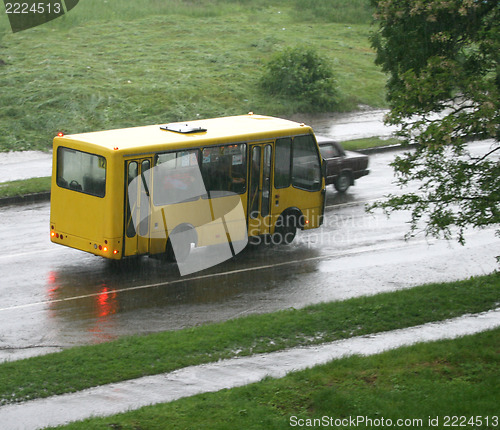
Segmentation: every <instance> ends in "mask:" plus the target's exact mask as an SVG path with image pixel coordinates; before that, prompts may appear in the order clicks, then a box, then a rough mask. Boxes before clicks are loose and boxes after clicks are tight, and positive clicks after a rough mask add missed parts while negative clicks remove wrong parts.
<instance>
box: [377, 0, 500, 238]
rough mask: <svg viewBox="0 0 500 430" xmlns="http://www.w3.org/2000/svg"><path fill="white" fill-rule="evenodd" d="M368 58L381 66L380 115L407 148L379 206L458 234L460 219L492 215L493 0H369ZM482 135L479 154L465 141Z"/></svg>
mask: <svg viewBox="0 0 500 430" xmlns="http://www.w3.org/2000/svg"><path fill="white" fill-rule="evenodd" d="M372 4H373V5H374V6H375V7H376V8H377V15H376V16H377V18H378V21H379V24H380V27H379V30H378V31H377V32H376V33H375V34H374V35H373V36H372V43H373V46H374V47H375V49H376V50H377V59H376V62H377V63H378V64H380V65H381V66H382V68H383V70H384V71H386V72H387V73H389V81H388V85H387V89H388V100H389V103H390V106H391V112H390V114H389V116H388V122H389V123H390V124H393V125H399V126H400V127H401V129H400V131H399V133H398V134H399V135H400V136H401V137H402V138H403V139H404V141H405V142H406V143H413V144H416V145H417V150H416V151H415V152H412V153H407V154H405V155H403V156H400V157H397V158H396V160H395V162H394V163H393V167H394V169H395V171H396V174H397V176H398V180H399V184H400V185H402V186H406V185H407V184H409V183H410V182H412V181H418V182H417V183H418V184H419V188H418V191H417V192H414V193H407V194H404V195H402V196H390V199H389V200H387V201H385V202H379V203H377V204H375V205H374V206H372V208H374V207H382V208H384V209H385V210H386V211H387V213H391V212H392V211H394V210H411V211H412V219H411V230H410V235H411V234H414V233H415V232H416V231H417V230H419V229H420V228H421V225H419V223H420V221H424V227H423V230H424V231H425V232H426V233H427V234H431V235H434V236H440V235H444V237H447V238H450V237H453V236H454V235H455V236H456V238H457V239H458V241H459V242H460V243H464V240H465V239H464V232H465V230H466V228H467V227H468V226H473V227H484V226H489V225H495V224H498V223H499V222H500V174H499V173H500V164H499V161H498V155H499V153H500V145H499V142H498V140H499V138H500V65H499V60H500V8H499V7H498V1H496V0H484V1H481V2H476V1H464V0H452V1H447V2H443V1H441V0H429V1H426V2H421V1H417V2H415V1H411V0H398V1H379V0H372ZM471 138H476V139H492V140H491V144H489V145H484V148H486V149H485V150H484V151H483V153H482V154H480V155H477V154H476V155H472V154H471V153H470V152H469V150H468V148H467V146H466V142H467V140H470V139H471Z"/></svg>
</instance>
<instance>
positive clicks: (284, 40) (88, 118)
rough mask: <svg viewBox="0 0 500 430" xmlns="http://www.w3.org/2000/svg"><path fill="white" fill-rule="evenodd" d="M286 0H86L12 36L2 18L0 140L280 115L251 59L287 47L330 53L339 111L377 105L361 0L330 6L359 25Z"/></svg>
mask: <svg viewBox="0 0 500 430" xmlns="http://www.w3.org/2000/svg"><path fill="white" fill-rule="evenodd" d="M111 3H112V4H113V6H112V7H111V6H110V4H111ZM297 3H299V2H284V1H274V2H264V1H255V2H252V5H251V6H249V5H248V4H246V3H244V2H242V3H240V2H235V1H230V0H226V1H222V0H220V1H215V2H214V1H212V2H209V1H208V0H200V1H198V2H197V3H196V7H195V6H192V5H193V3H188V2H179V1H174V0H170V1H165V2H157V1H154V0H149V1H145V2H139V3H138V2H134V1H133V0H122V1H120V2H108V3H103V2H102V1H98V0H87V1H85V2H80V4H79V5H78V6H77V7H76V8H75V9H74V10H73V11H71V12H70V13H68V14H67V15H66V16H65V17H63V18H58V19H56V20H54V21H52V22H51V23H48V24H44V25H42V26H40V27H36V28H33V29H30V30H26V31H23V32H20V33H15V34H12V33H10V32H9V29H8V27H7V25H8V23H7V21H6V17H5V16H3V17H2V21H0V34H2V40H1V41H0V58H1V59H2V60H3V61H4V62H5V63H6V64H5V65H3V66H0V86H1V87H2V88H3V89H7V90H3V91H1V92H0V150H23V149H34V148H39V149H40V148H41V149H44V148H48V147H49V146H50V144H51V141H52V138H53V136H54V135H55V134H56V133H57V132H58V131H60V130H63V131H64V132H66V133H75V132H83V131H90V130H98V129H105V128H118V127H125V126H134V125H144V124H152V123H163V122H168V121H176V120H181V119H193V118H197V117H211V116H220V115H229V114H240V113H246V112H248V111H255V112H260V113H266V114H275V115H287V114H291V113H292V112H293V111H294V106H293V103H289V102H283V101H280V100H277V99H271V98H269V97H267V96H266V95H265V94H263V93H262V91H261V90H260V89H259V85H258V81H259V78H260V76H261V73H262V72H261V71H262V65H263V64H264V63H265V61H267V59H268V58H269V57H270V56H271V55H272V54H273V53H274V52H276V51H278V50H280V49H282V48H284V47H287V46H297V45H303V46H312V47H314V48H315V49H316V50H317V51H318V52H319V53H320V54H322V55H324V56H325V58H327V59H328V60H329V61H330V62H331V63H332V65H333V68H334V70H335V72H336V74H337V77H338V82H339V86H340V89H341V92H342V94H343V96H344V99H343V108H344V109H353V108H355V106H356V105H357V104H358V103H363V104H367V105H372V106H381V105H383V104H384V99H383V97H384V88H383V86H384V76H383V74H382V73H381V72H380V71H379V69H378V68H377V67H376V66H375V65H374V63H373V60H374V53H373V51H372V50H371V49H370V45H369V41H368V35H369V32H370V26H369V24H367V23H366V22H368V21H369V13H368V14H367V13H366V11H367V7H366V5H367V1H366V0H359V1H356V2H350V3H348V4H347V5H346V4H345V2H344V3H343V4H342V2H340V4H341V6H339V9H338V10H339V11H343V12H346V14H347V16H344V15H343V16H338V17H337V18H338V19H337V21H338V20H346V21H358V22H359V17H360V16H362V20H364V22H365V23H362V24H360V23H356V24H351V23H348V24H346V23H339V22H326V21H325V20H324V19H320V18H318V16H319V15H320V14H321V13H322V11H323V10H324V8H325V7H326V6H325V4H326V2H324V1H319V2H317V4H316V6H315V7H316V9H315V8H314V7H310V8H309V9H308V14H305V15H300V14H299V13H298V7H299V6H297ZM190 5H191V6H190ZM321 7H323V9H321ZM361 12H363V13H361ZM318 14H319V15H318ZM355 18H357V19H355ZM330 19H331V20H334V19H335V17H330Z"/></svg>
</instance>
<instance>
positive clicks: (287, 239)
mask: <svg viewBox="0 0 500 430" xmlns="http://www.w3.org/2000/svg"><path fill="white" fill-rule="evenodd" d="M303 227H304V215H303V214H302V211H301V210H300V209H299V208H288V209H286V210H284V211H283V212H282V213H281V215H280V216H279V217H278V220H277V221H276V225H275V226H274V235H273V238H272V241H273V243H275V244H282V245H290V244H291V243H292V242H293V240H294V239H295V236H296V234H297V229H298V228H303Z"/></svg>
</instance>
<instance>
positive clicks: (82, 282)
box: [46, 245, 319, 343]
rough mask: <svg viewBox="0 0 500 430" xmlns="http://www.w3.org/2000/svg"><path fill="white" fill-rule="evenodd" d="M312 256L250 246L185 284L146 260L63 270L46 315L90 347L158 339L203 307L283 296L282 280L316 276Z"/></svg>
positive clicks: (52, 284)
mask: <svg viewBox="0 0 500 430" xmlns="http://www.w3.org/2000/svg"><path fill="white" fill-rule="evenodd" d="M317 255H319V253H318V251H317V250H314V249H311V248H310V247H307V246H303V245H298V246H293V245H292V246H288V247H283V246H273V245H260V246H249V248H248V249H246V250H244V251H243V252H242V253H241V254H239V255H238V256H237V257H235V258H233V259H232V260H230V261H227V262H224V263H222V264H220V265H219V266H217V267H216V268H210V269H207V270H205V271H203V272H199V273H197V274H196V275H193V276H191V277H189V278H186V277H181V276H180V275H179V274H178V271H177V268H176V266H175V264H172V263H167V262H165V261H163V260H161V259H153V258H147V257H143V258H138V259H134V260H129V261H124V262H118V263H117V262H110V261H105V260H104V261H103V260H95V262H94V264H92V265H84V266H79V265H75V264H66V265H64V266H60V267H59V268H58V269H57V270H52V271H51V272H49V273H48V275H47V281H46V297H47V301H48V302H49V303H48V315H49V316H50V318H51V319H53V320H54V322H56V324H57V325H58V326H59V327H60V328H63V327H66V329H65V330H70V331H71V332H73V333H77V332H85V333H86V336H84V337H90V338H91V340H90V339H88V340H89V341H91V342H94V343H100V342H105V341H109V340H112V339H114V338H116V337H118V336H120V335H123V334H128V333H130V334H132V333H135V332H137V327H136V326H134V324H139V325H140V326H141V330H140V331H143V332H144V331H150V332H152V331H157V330H159V329H160V327H156V326H155V321H157V320H158V319H159V318H163V319H169V317H174V318H175V319H176V321H175V326H176V327H178V326H186V325H189V324H188V322H189V321H192V320H193V319H196V318H197V316H196V315H195V314H196V313H197V312H199V311H200V306H204V305H208V308H210V307H211V306H213V305H215V306H214V307H215V308H217V307H219V306H221V305H222V306H223V305H224V303H228V302H229V301H234V300H236V301H238V302H240V303H245V302H247V303H246V305H247V306H252V303H251V297H252V295H253V294H255V293H259V294H261V293H262V292H267V291H273V290H274V289H284V288H286V285H287V280H291V279H292V278H295V277H296V276H298V275H299V274H300V273H304V272H314V271H316V270H317V264H318V262H317V261H315V260H312V261H308V262H303V260H307V259H308V258H309V259H310V258H311V257H315V256H317ZM294 261H295V262H297V263H295V264H294V263H290V262H294ZM290 266H294V267H293V270H290ZM179 309H182V312H181V313H180V312H179ZM139 315H141V316H139ZM145 315H148V316H149V320H148V317H145ZM207 318H208V319H210V320H214V321H215V320H218V319H219V318H218V316H217V315H212V316H210V315H208V316H207ZM179 319H184V321H180V320H179ZM161 329H163V330H165V329H168V327H167V328H165V327H161Z"/></svg>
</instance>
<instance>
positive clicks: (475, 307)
mask: <svg viewBox="0 0 500 430" xmlns="http://www.w3.org/2000/svg"><path fill="white" fill-rule="evenodd" d="M499 299H500V275H499V274H497V273H494V274H492V275H489V276H484V277H478V278H472V279H470V280H466V281H461V282H453V283H444V284H431V285H426V286H421V287H416V288H412V289H410V290H403V291H398V292H394V293H385V294H379V295H376V296H370V297H361V298H355V299H351V300H347V301H345V302H334V303H323V304H318V305H314V306H309V307H307V308H304V309H300V310H295V309H289V310H284V311H281V312H275V313H271V314H264V315H253V316H248V317H244V318H239V319H235V320H230V321H227V322H224V323H218V324H209V325H205V326H200V327H194V328H189V329H184V330H179V331H174V332H164V333H158V334H151V335H148V336H134V337H126V338H122V339H118V340H116V341H113V342H109V343H104V344H100V345H93V346H84V347H77V348H72V349H68V350H65V351H62V352H60V353H56V354H49V355H45V356H39V357H33V358H29V359H26V360H20V361H15V362H6V363H2V364H0V380H1V381H2V384H0V404H6V403H12V402H18V401H23V400H27V399H33V398H38V397H47V396H51V395H54V394H61V393H66V392H73V391H78V390H82V389H84V388H88V387H92V386H97V385H102V384H106V383H111V382H118V381H122V380H127V379H133V378H137V377H141V376H145V375H154V374H158V373H163V372H168V371H172V370H175V369H178V368H182V367H186V366H190V365H196V364H201V363H207V362H213V361H217V360H219V359H223V358H230V357H235V356H244V355H250V354H255V353H264V352H271V351H276V350H280V349H284V348H289V347H296V346H302V345H311V344H318V343H323V342H328V341H334V340H338V339H343V338H348V337H352V336H358V335H363V334H368V333H376V332H381V331H386V330H393V329H398V328H403V327H409V326H414V325H418V324H423V323H426V322H429V321H439V320H443V319H447V318H452V317H456V316H458V315H462V314H465V313H476V312H480V311H486V310H489V309H493V308H496V307H498V305H499Z"/></svg>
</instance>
